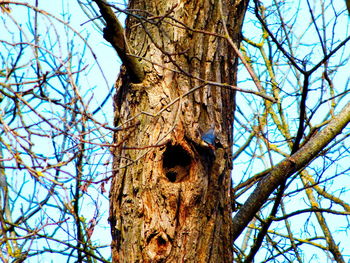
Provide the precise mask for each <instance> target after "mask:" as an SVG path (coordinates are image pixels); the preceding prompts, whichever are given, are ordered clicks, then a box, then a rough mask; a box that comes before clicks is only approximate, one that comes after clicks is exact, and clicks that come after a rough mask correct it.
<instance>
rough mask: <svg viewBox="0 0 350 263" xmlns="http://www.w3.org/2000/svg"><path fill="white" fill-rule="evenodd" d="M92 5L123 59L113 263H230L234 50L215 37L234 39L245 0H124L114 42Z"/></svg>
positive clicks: (112, 27) (112, 23)
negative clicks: (122, 19) (123, 13)
mask: <svg viewBox="0 0 350 263" xmlns="http://www.w3.org/2000/svg"><path fill="white" fill-rule="evenodd" d="M95 2H96V3H97V4H98V5H99V7H100V10H101V14H103V15H104V17H105V20H106V22H107V27H106V28H105V30H104V36H105V38H106V39H107V40H109V41H110V42H111V43H112V44H113V46H114V47H115V48H116V50H117V51H118V53H119V54H120V57H121V58H122V60H123V62H124V65H125V68H124V69H125V70H124V71H123V72H122V73H121V75H120V77H119V79H118V81H117V84H116V89H117V94H116V96H115V98H114V100H115V112H116V116H115V125H116V126H117V131H116V133H115V144H116V145H115V146H114V164H113V170H114V172H115V175H114V178H113V181H112V189H111V193H110V223H111V228H112V238H113V242H112V255H113V260H114V261H115V262H119V261H120V262H139V261H143V262H154V261H157V262H158V261H163V262H182V261H188V262H231V261H232V230H231V226H232V224H231V213H232V208H231V195H230V188H231V179H230V178H231V158H230V156H232V152H231V148H232V122H233V112H234V107H235V101H234V96H235V91H234V90H235V83H236V69H237V56H236V55H235V53H234V51H233V47H232V46H231V45H230V43H229V41H227V39H226V38H225V37H223V36H225V35H226V34H228V35H227V37H229V38H230V39H231V40H232V44H233V45H239V43H240V41H241V33H240V32H241V27H242V21H243V18H244V13H245V10H246V5H247V1H222V2H221V1H212V2H211V1H206V0H203V1H202V0H197V1H191V2H186V3H185V2H178V1H130V2H129V7H128V12H129V16H128V19H127V22H126V33H125V36H126V37H125V38H123V41H122V42H121V41H120V40H121V38H122V37H123V34H124V33H123V32H122V31H121V30H120V27H119V26H118V22H116V20H115V19H114V18H113V13H111V9H110V7H109V6H108V5H106V3H105V2H104V1H95ZM118 34H120V37H117V36H118ZM126 48H128V50H126ZM135 58H140V59H139V60H138V61H135ZM140 68H142V70H143V72H142V71H140ZM223 83H224V84H223ZM207 132H208V134H206V133H207ZM210 136H212V137H213V136H215V139H214V141H208V139H206V137H210ZM211 139H213V138H209V140H211ZM164 260H165V261H164Z"/></svg>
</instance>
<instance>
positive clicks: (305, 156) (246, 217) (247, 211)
mask: <svg viewBox="0 0 350 263" xmlns="http://www.w3.org/2000/svg"><path fill="white" fill-rule="evenodd" d="M349 122H350V103H348V104H347V105H346V106H345V107H344V108H343V110H342V111H341V112H340V113H339V114H338V115H337V116H335V117H334V119H332V120H331V121H330V123H329V124H328V125H327V126H326V127H325V128H324V130H322V131H321V132H320V133H318V134H317V135H315V136H314V137H313V138H312V139H311V140H310V141H309V142H308V143H306V144H305V145H304V146H303V147H302V148H300V150H299V151H297V152H296V153H295V154H293V155H292V156H290V157H289V158H286V159H284V160H283V161H282V162H280V163H279V164H278V165H276V166H275V168H274V169H272V170H271V172H270V173H269V174H268V175H267V176H266V177H265V178H264V179H263V180H261V181H260V182H259V184H258V186H257V187H256V189H255V190H254V192H253V193H252V194H251V195H250V196H249V198H248V200H247V201H246V202H245V203H244V205H243V206H242V207H241V209H240V210H239V211H238V213H237V214H236V215H235V217H234V218H233V221H234V222H235V224H233V238H234V240H235V239H237V237H238V236H239V235H240V234H241V232H242V231H243V229H244V228H245V227H246V226H247V225H248V224H249V222H250V221H251V220H252V218H253V217H254V215H255V214H256V213H257V212H258V211H259V209H260V208H261V206H262V205H263V204H264V203H265V201H266V200H267V198H268V197H269V195H270V194H271V193H272V192H273V191H274V190H275V189H276V187H277V186H278V185H279V184H280V183H281V182H283V180H285V179H286V178H288V177H290V176H291V175H292V174H294V173H295V172H296V171H298V170H300V169H302V168H304V167H305V166H306V165H307V164H308V163H310V162H311V161H312V160H313V159H314V158H315V157H316V156H317V154H318V153H319V152H320V151H321V150H322V149H323V148H324V147H326V146H327V145H328V144H329V143H330V142H331V141H332V140H333V139H334V138H335V137H336V136H337V135H338V134H340V133H341V132H342V130H343V129H344V128H345V126H346V125H347V124H348V123H349Z"/></svg>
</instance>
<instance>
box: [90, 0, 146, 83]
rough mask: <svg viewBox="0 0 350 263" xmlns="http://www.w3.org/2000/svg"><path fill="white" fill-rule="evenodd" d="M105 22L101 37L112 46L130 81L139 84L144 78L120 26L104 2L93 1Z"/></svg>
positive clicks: (141, 67)
mask: <svg viewBox="0 0 350 263" xmlns="http://www.w3.org/2000/svg"><path fill="white" fill-rule="evenodd" d="M94 1H95V3H96V4H97V5H98V7H99V9H100V12H101V15H102V17H103V18H104V20H105V21H106V27H105V29H104V30H103V33H104V34H103V37H104V38H105V39H106V40H107V41H108V42H110V43H111V44H112V46H113V47H114V49H115V50H116V51H117V53H118V55H119V57H120V59H121V60H122V61H123V63H124V65H125V66H126V68H127V70H128V73H129V74H130V75H131V81H132V82H134V83H140V82H142V80H143V79H144V77H145V72H144V69H143V66H142V64H141V62H140V61H139V60H138V59H137V58H135V57H134V56H132V54H131V48H130V46H129V45H128V42H127V39H126V36H125V32H124V29H123V26H122V24H121V23H120V21H119V20H118V18H117V17H116V15H115V14H114V12H113V10H112V8H111V7H110V6H109V5H108V4H107V2H106V1H105V0H94Z"/></svg>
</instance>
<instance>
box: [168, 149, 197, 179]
mask: <svg viewBox="0 0 350 263" xmlns="http://www.w3.org/2000/svg"><path fill="white" fill-rule="evenodd" d="M191 160H192V159H191V156H190V155H189V154H188V153H187V152H186V151H185V150H184V149H183V148H182V147H181V146H180V145H168V146H167V149H166V151H165V152H164V154H163V169H164V172H165V176H166V177H167V178H168V180H169V181H170V182H172V183H174V182H180V181H183V180H184V179H185V178H186V177H188V175H189V172H190V164H191Z"/></svg>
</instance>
